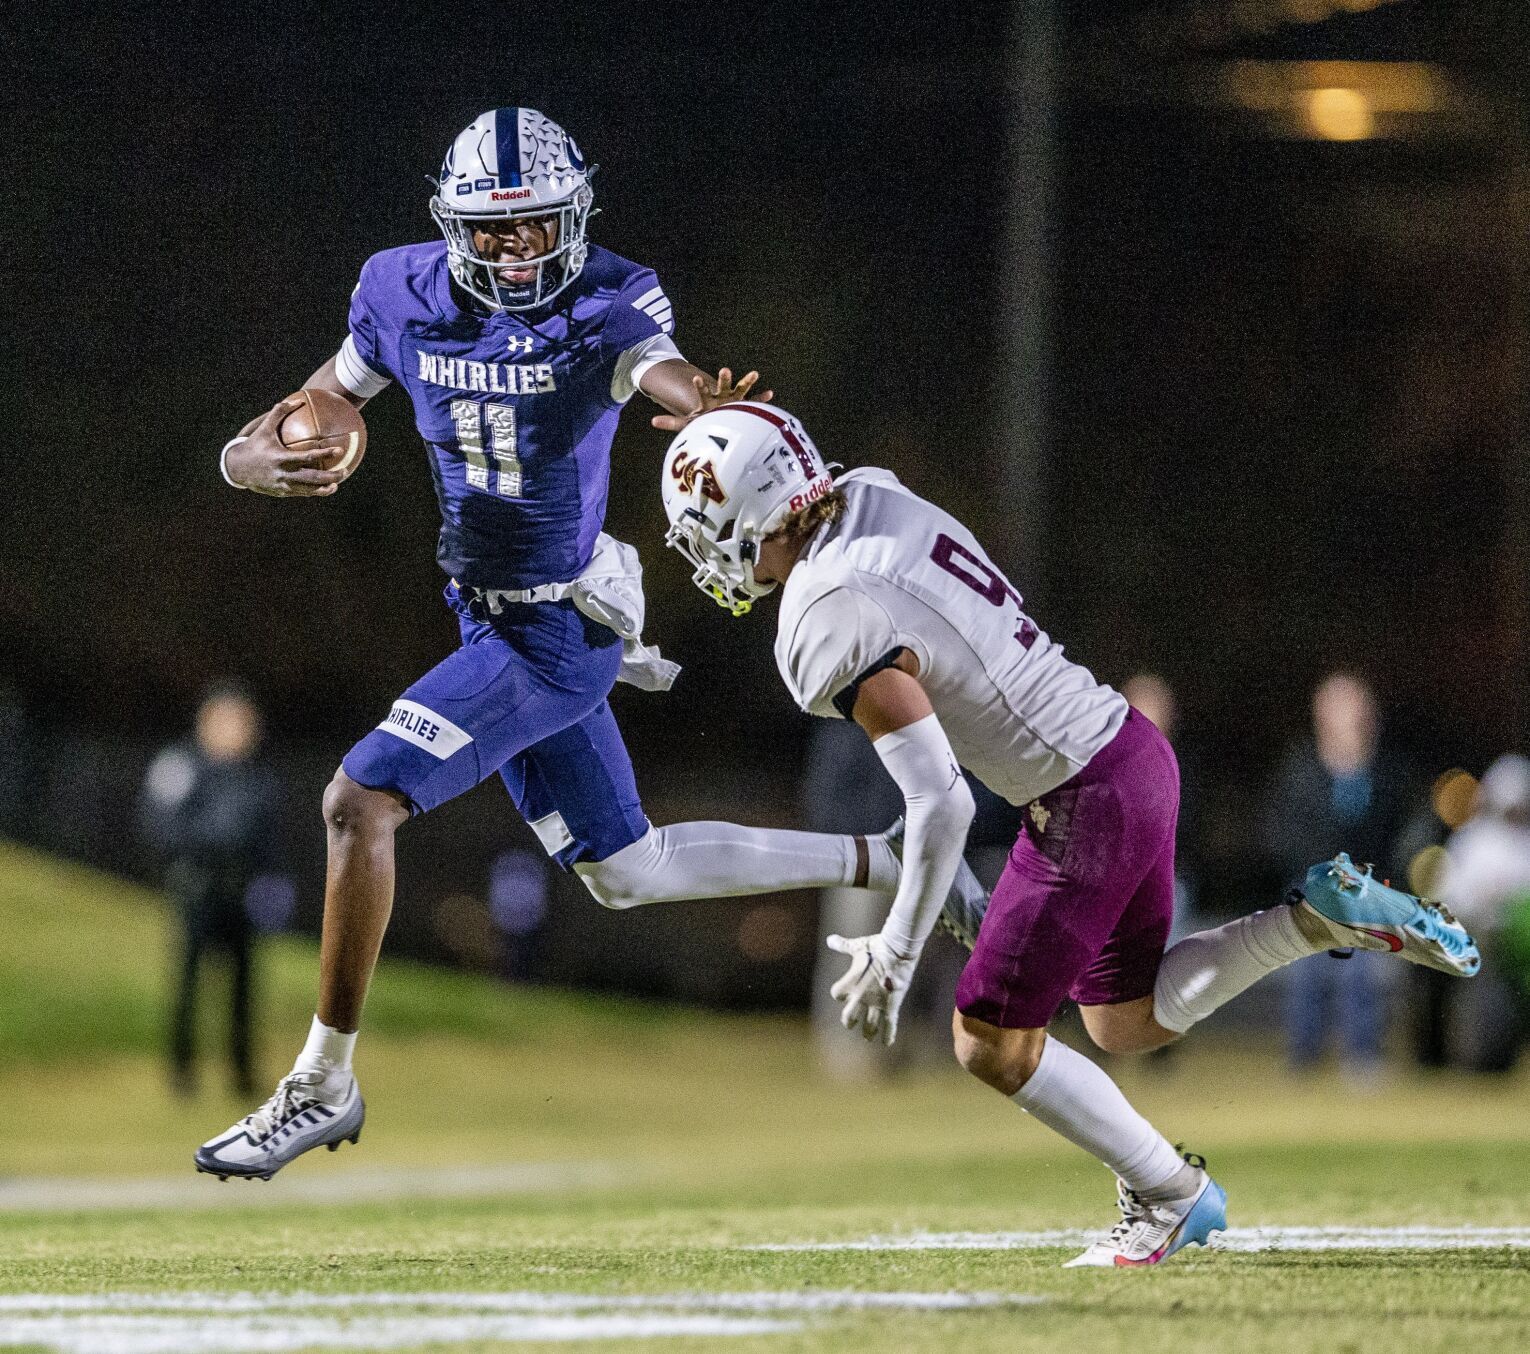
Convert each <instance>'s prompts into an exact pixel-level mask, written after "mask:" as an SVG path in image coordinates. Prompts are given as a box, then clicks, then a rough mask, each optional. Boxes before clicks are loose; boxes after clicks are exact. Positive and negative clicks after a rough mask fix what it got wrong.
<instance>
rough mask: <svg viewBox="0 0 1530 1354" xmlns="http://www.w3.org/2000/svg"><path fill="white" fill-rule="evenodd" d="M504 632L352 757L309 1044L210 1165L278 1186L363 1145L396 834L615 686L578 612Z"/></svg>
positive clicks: (550, 611) (338, 781)
mask: <svg viewBox="0 0 1530 1354" xmlns="http://www.w3.org/2000/svg"><path fill="white" fill-rule="evenodd" d="M505 629H506V631H507V632H508V633H510V634H512V635H513V637H514V640H515V643H514V644H512V643H510V642H508V641H507V640H506V638H505V637H504V636H503V635H502V634H500V633H498V632H489V631H488V630H487V628H486V627H480V628H479V629H478V630H477V631H476V632H475V638H474V639H473V640H472V641H471V642H469V643H467V644H465V645H464V646H463V647H462V648H460V649H458V650H457V651H456V652H455V653H453V654H452V655H450V657H448V658H447V659H446V660H445V661H443V662H442V663H440V664H438V665H437V666H436V667H435V668H433V669H432V670H431V671H430V672H429V673H427V674H426V675H425V676H424V677H423V678H421V679H420V681H418V682H416V683H415V684H414V685H413V686H411V687H410V688H409V689H408V690H407V691H406V692H405V693H404V695H403V696H402V697H400V698H399V700H397V701H396V702H395V703H394V705H393V708H392V710H391V711H390V712H389V714H388V717H387V718H386V719H385V720H384V721H383V722H382V724H380V725H379V726H378V727H377V728H376V729H374V730H373V731H372V732H371V733H370V734H368V735H367V736H366V737H365V738H363V739H362V740H361V741H360V742H359V743H358V744H357V745H356V746H355V747H354V748H352V749H351V751H350V752H349V753H348V754H347V755H346V758H345V761H344V764H343V766H342V768H341V770H340V771H339V772H337V773H336V775H335V779H334V780H333V781H332V782H331V784H330V786H329V789H328V790H327V791H326V792H325V798H324V810H325V822H326V826H327V828H328V833H329V870H328V874H327V877H326V883H325V898H324V930H323V939H322V942H321V945H320V968H321V973H320V1004H319V1008H318V1012H317V1014H316V1015H315V1017H314V1021H313V1026H312V1029H311V1030H310V1033H309V1038H308V1042H307V1044H306V1045H305V1046H304V1049H303V1051H302V1053H301V1054H300V1055H299V1056H298V1059H297V1063H296V1065H295V1066H294V1068H293V1071H292V1072H291V1073H290V1074H289V1075H288V1076H287V1077H285V1078H283V1080H282V1081H281V1083H280V1084H279V1085H278V1087H277V1091H276V1094H275V1095H273V1096H272V1097H271V1099H270V1100H269V1101H267V1103H266V1104H265V1105H264V1106H262V1107H261V1108H260V1109H259V1110H257V1111H255V1113H254V1114H251V1115H248V1116H246V1118H244V1119H242V1120H240V1121H239V1123H237V1124H235V1125H234V1126H233V1127H232V1128H231V1129H229V1130H228V1131H227V1132H226V1133H224V1134H222V1135H220V1136H219V1137H218V1138H215V1139H213V1140H211V1141H210V1142H208V1143H205V1144H204V1145H203V1146H202V1148H201V1149H200V1150H199V1151H198V1152H197V1157H196V1161H197V1167H198V1169H200V1170H204V1171H208V1172H210V1173H212V1174H217V1175H221V1176H229V1175H236V1176H244V1177H252V1176H253V1177H259V1178H262V1179H269V1178H270V1177H271V1176H272V1175H273V1174H275V1172H276V1171H278V1170H280V1169H281V1168H282V1167H283V1166H284V1165H286V1164H287V1163H288V1162H289V1161H291V1160H293V1159H294V1158H295V1157H297V1156H299V1155H301V1154H302V1153H304V1152H307V1151H311V1150H312V1149H314V1148H316V1147H322V1146H327V1147H330V1148H333V1147H335V1146H337V1145H338V1144H339V1143H340V1142H341V1141H343V1140H349V1141H352V1142H354V1141H355V1140H356V1138H357V1137H358V1136H359V1134H360V1131H361V1125H362V1121H363V1118H364V1116H365V1107H364V1105H363V1103H362V1100H361V1094H360V1092H359V1090H358V1089H357V1086H356V1080H355V1077H354V1076H353V1075H352V1072H351V1056H352V1051H353V1049H354V1045H355V1040H356V1029H357V1026H358V1024H359V1021H360V1016H361V1007H362V1002H363V1000H364V998H365V996H366V990H367V986H368V984H369V983H370V981H371V976H372V971H373V968H374V967H375V965H376V962H377V955H378V951H379V950H380V948H381V945H382V937H383V932H384V931H385V930H386V928H387V923H388V916H389V913H390V912H391V910H392V906H393V835H394V833H395V832H396V831H397V829H398V828H399V826H400V825H401V824H403V823H404V822H406V821H407V820H408V818H409V816H410V814H411V812H413V813H423V812H425V811H427V810H429V809H431V808H434V807H435V806H436V805H438V804H442V803H444V802H445V801H446V800H448V799H451V798H452V797H454V796H455V795H458V794H460V793H462V792H463V791H464V790H467V789H469V788H471V787H472V786H473V785H475V784H477V782H478V781H479V780H481V779H483V778H484V777H485V776H487V775H489V774H491V773H492V772H493V771H495V770H497V769H498V768H499V767H500V766H501V765H502V764H503V763H504V762H505V761H506V760H507V759H508V758H509V757H511V756H513V755H514V754H515V753H517V752H519V751H520V750H521V749H522V748H524V746H525V745H526V744H527V743H528V742H535V741H537V740H539V739H541V738H544V737H546V736H547V735H548V734H549V733H550V732H551V731H553V730H555V729H558V728H561V727H563V726H565V725H567V724H569V723H572V722H576V721H577V720H579V719H580V718H582V717H583V716H584V715H585V714H587V713H588V712H589V710H590V709H591V708H593V707H594V706H596V705H598V704H600V703H602V702H603V701H604V700H605V696H606V693H607V692H608V691H609V690H610V688H611V684H612V683H613V682H614V681H615V680H616V671H617V667H618V665H619V664H620V660H621V646H620V643H619V642H617V641H615V639H614V636H613V637H612V639H611V641H610V642H609V643H608V642H604V641H603V640H601V639H600V638H599V637H597V639H596V641H595V642H593V643H592V644H590V645H588V646H586V645H585V644H584V642H583V640H582V639H581V635H582V634H583V633H584V630H583V622H582V619H581V618H578V616H577V613H574V612H573V611H572V608H563V609H554V608H552V607H545V608H536V609H532V608H528V609H527V615H526V616H525V618H524V619H523V621H522V622H519V623H517V624H514V625H511V624H507V625H506V627H505ZM604 634H607V635H609V634H610V632H609V631H605V632H604ZM544 674H551V679H550V678H549V676H546V675H544Z"/></svg>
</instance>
